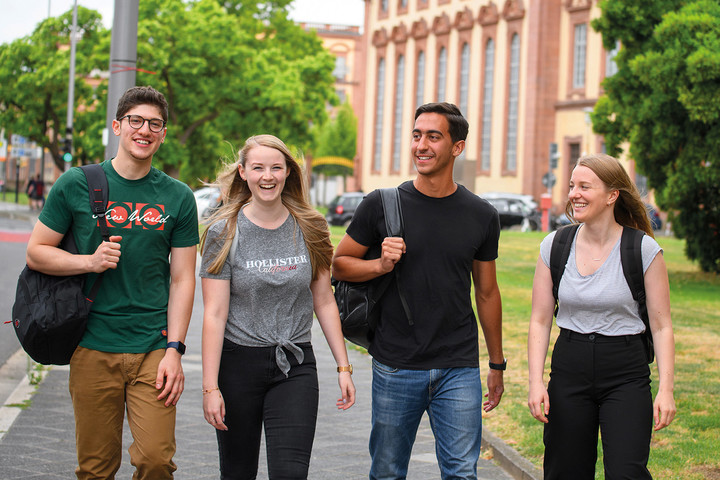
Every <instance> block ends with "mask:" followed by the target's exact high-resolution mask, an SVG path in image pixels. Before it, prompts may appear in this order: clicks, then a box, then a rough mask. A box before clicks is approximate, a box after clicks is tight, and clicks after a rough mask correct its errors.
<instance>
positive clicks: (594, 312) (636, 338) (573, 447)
mask: <svg viewBox="0 0 720 480" xmlns="http://www.w3.org/2000/svg"><path fill="white" fill-rule="evenodd" d="M565 211H566V213H567V214H568V216H569V217H570V218H571V219H572V220H573V221H575V222H581V225H580V227H579V228H578V230H577V233H576V234H575V238H574V239H573V241H572V245H571V248H570V256H569V257H568V261H567V264H566V266H565V270H564V273H563V276H562V281H561V282H560V284H559V290H558V305H559V308H558V312H557V324H558V327H560V335H559V336H558V338H557V341H556V342H555V347H554V349H553V354H552V363H551V370H550V382H549V384H548V387H547V388H546V387H545V383H544V381H543V373H544V370H545V359H546V357H547V350H548V345H549V340H550V330H551V327H552V323H553V311H554V308H555V297H554V295H553V280H552V275H551V272H550V252H551V249H552V242H553V238H554V236H555V234H556V232H553V233H551V234H550V235H548V236H547V237H546V238H545V239H544V240H543V242H542V244H541V245H540V257H539V258H538V261H537V266H536V267H535V279H534V280H533V294H532V314H531V317H530V331H529V335H528V367H529V381H530V388H529V393H528V406H529V407H530V412H531V413H532V415H533V417H535V418H536V419H537V420H539V421H541V422H543V423H544V424H545V433H544V436H543V440H544V443H545V461H544V470H545V478H546V479H557V480H564V479H570V478H571V479H578V480H591V479H593V478H595V462H596V460H597V441H598V429H599V430H600V434H601V437H602V445H603V456H604V458H603V462H604V467H605V478H608V479H612V478H631V479H635V480H640V479H649V478H651V476H650V472H649V471H648V469H647V463H648V457H649V454H650V439H651V435H652V429H653V427H654V429H655V430H660V429H661V428H664V427H666V426H668V425H669V424H670V422H672V421H673V418H674V417H675V400H674V399H673V384H674V380H673V377H674V367H675V341H674V336H673V328H672V322H671V319H670V294H669V291H668V276H667V268H666V267H665V260H664V259H663V256H662V249H661V248H660V246H659V245H658V243H657V242H656V241H655V239H654V238H653V230H652V227H651V225H650V220H649V218H648V215H647V210H646V209H645V205H643V203H642V201H641V199H640V195H639V193H638V191H637V188H636V187H635V185H634V184H633V182H632V181H631V180H630V177H629V176H628V174H627V172H626V171H625V169H624V168H623V167H622V165H621V164H620V162H618V161H617V160H616V159H615V158H613V157H610V156H608V155H603V154H597V155H586V156H583V157H581V158H580V159H579V160H578V162H577V166H576V167H575V168H574V170H573V171H572V176H571V179H570V192H569V193H568V201H567V205H566V209H565ZM627 227H631V228H636V229H638V230H643V231H644V232H645V233H646V235H645V236H644V237H643V239H642V248H641V250H642V263H643V271H644V282H645V291H646V295H647V310H648V314H649V321H650V329H651V331H652V338H653V341H654V344H655V348H654V354H655V357H656V358H657V366H658V372H659V385H658V391H657V395H656V396H655V402H654V404H653V400H652V394H651V391H650V369H649V367H648V362H647V359H648V352H646V347H645V343H644V339H643V335H644V331H645V324H644V322H643V320H642V318H641V317H640V314H639V313H638V303H637V302H636V301H635V300H633V296H632V292H631V291H630V287H629V286H628V284H627V281H626V280H625V276H624V273H623V266H622V263H621V259H620V240H621V236H622V232H623V229H624V228H627ZM565 228H567V227H565Z"/></svg>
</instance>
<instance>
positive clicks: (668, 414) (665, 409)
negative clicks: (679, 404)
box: [653, 391, 677, 431]
mask: <svg viewBox="0 0 720 480" xmlns="http://www.w3.org/2000/svg"><path fill="white" fill-rule="evenodd" d="M676 411H677V409H676V408H675V399H674V398H673V394H672V392H662V391H658V393H657V395H655V403H654V404H653V419H654V420H655V425H654V428H653V429H654V430H655V431H658V430H661V429H663V428H665V427H667V426H668V425H670V423H672V421H673V419H674V418H675V413H676Z"/></svg>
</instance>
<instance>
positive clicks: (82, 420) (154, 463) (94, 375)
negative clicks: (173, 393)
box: [70, 347, 177, 480]
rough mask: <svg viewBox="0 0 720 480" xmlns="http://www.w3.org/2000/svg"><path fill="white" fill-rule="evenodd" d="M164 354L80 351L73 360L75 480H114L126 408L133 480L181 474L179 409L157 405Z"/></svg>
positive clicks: (79, 348)
mask: <svg viewBox="0 0 720 480" xmlns="http://www.w3.org/2000/svg"><path fill="white" fill-rule="evenodd" d="M164 355H165V350H154V351H152V352H149V353H106V352H99V351H96V350H90V349H87V348H83V347H78V349H77V350H76V351H75V354H74V355H73V357H72V360H71V361H70V396H71V397H72V402H73V408H74V410H75V439H76V443H77V456H78V468H77V470H76V471H75V473H76V475H77V478H78V479H80V480H86V479H113V478H115V473H116V472H117V471H118V469H119V468H120V463H121V460H122V431H123V418H124V413H125V408H126V406H127V417H128V424H129V425H130V432H131V433H132V436H133V440H134V441H133V443H132V445H130V448H129V450H128V451H129V452H130V463H132V465H134V466H135V469H136V470H135V473H134V474H133V477H132V478H133V479H136V480H144V479H152V480H159V479H171V478H173V472H174V471H175V470H176V469H177V467H176V466H175V464H174V463H173V461H172V458H173V455H174V454H175V406H173V405H171V406H169V407H166V406H165V400H164V399H163V400H157V396H158V395H159V393H160V390H157V389H156V388H155V378H156V376H157V367H158V364H159V363H160V360H162V358H163V356H164Z"/></svg>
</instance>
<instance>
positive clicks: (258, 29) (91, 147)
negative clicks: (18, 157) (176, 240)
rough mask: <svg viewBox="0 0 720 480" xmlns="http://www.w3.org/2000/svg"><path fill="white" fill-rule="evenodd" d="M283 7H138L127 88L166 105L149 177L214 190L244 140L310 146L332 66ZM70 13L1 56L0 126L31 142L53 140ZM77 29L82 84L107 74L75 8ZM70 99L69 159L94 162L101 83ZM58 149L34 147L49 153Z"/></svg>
mask: <svg viewBox="0 0 720 480" xmlns="http://www.w3.org/2000/svg"><path fill="white" fill-rule="evenodd" d="M289 4H290V0H274V1H270V2H255V1H250V0H232V1H231V0H227V1H223V0H193V1H190V0H143V1H142V2H140V6H139V20H138V51H137V67H138V69H140V70H139V71H138V72H137V80H136V83H137V84H138V85H152V86H153V87H155V88H157V89H158V90H160V91H161V92H163V93H164V94H165V96H166V97H167V99H168V103H169V119H168V135H167V138H166V141H165V144H164V145H163V147H162V148H161V149H160V150H159V151H158V153H157V154H156V156H155V158H154V165H155V166H157V167H158V168H161V169H163V170H165V171H166V172H168V173H170V174H171V175H173V176H176V177H178V178H180V179H182V180H184V181H186V182H187V183H189V184H191V185H192V184H196V183H198V181H199V179H212V178H214V176H215V174H216V171H217V168H218V166H219V159H220V158H221V157H223V156H228V155H231V154H232V153H231V152H233V151H235V150H237V146H238V145H242V143H243V142H244V140H245V138H247V137H248V136H251V135H254V134H258V133H271V134H274V135H276V136H278V137H280V138H282V139H283V140H284V141H285V142H286V143H288V144H291V145H295V146H297V147H299V148H303V149H305V148H308V147H309V146H310V145H311V143H312V135H311V125H313V124H318V123H323V122H324V121H325V119H326V118H327V113H326V110H325V107H326V105H327V104H328V103H330V104H333V103H336V102H337V97H336V95H335V93H334V90H333V81H334V79H333V77H332V70H333V67H334V60H333V58H332V56H331V55H330V54H329V53H328V52H327V51H326V50H324V49H323V48H322V42H321V41H320V39H319V38H318V37H317V35H316V34H315V33H311V32H305V31H304V30H303V29H302V28H300V27H299V26H297V25H295V24H294V23H293V22H292V21H290V20H289V19H288V18H287V10H286V9H287V8H288V5H289ZM70 13H71V12H68V13H66V14H64V15H63V16H61V17H60V18H58V19H49V20H47V21H46V22H45V23H43V24H42V25H41V26H40V27H38V29H37V30H36V31H35V32H34V33H33V34H32V35H31V36H30V37H28V38H26V39H21V40H18V41H16V42H13V43H12V44H10V45H9V46H5V45H3V46H1V47H0V60H1V61H2V65H0V85H2V86H0V89H1V90H0V92H1V93H0V95H1V96H0V104H2V105H3V106H4V107H0V108H2V111H1V112H0V125H2V126H5V127H6V128H8V129H10V130H12V131H13V132H17V133H21V134H23V132H25V134H26V136H28V135H27V132H30V133H31V135H29V136H30V137H31V138H32V139H34V140H36V141H37V140H41V139H43V138H44V137H46V136H47V133H48V131H49V129H52V130H53V131H55V132H60V133H61V134H63V135H61V136H60V137H62V136H64V131H65V128H64V127H65V108H66V104H67V77H68V75H67V72H68V65H69V64H68V58H69V53H68V52H67V51H64V50H58V48H57V45H58V43H63V40H65V39H67V38H68V35H67V31H68V28H69V27H68V16H69V15H70ZM78 17H79V19H81V20H79V21H80V23H82V25H83V27H82V28H83V29H84V31H85V32H86V33H85V34H84V36H83V39H82V40H81V41H80V42H78V52H77V59H78V62H77V66H76V71H77V75H78V78H86V77H87V76H88V74H89V72H90V71H91V70H92V69H98V68H99V69H102V70H107V68H108V64H109V53H110V42H111V39H110V34H109V32H108V31H106V30H103V29H102V26H101V23H100V19H99V16H98V14H97V13H96V12H93V11H90V10H85V9H83V8H82V7H78ZM70 19H71V17H70ZM50 27H52V29H51V28H50ZM60 27H63V28H64V30H63V29H62V28H60ZM52 35H54V36H52ZM63 35H64V37H63ZM48 36H51V38H50V39H46V37H48ZM58 38H59V39H60V40H58ZM65 43H67V40H65ZM30 59H32V61H33V62H35V63H30ZM146 72H153V73H146ZM46 92H47V93H46ZM75 92H76V94H75V98H76V117H75V118H76V132H78V133H80V132H82V135H78V134H76V152H77V153H79V154H80V156H81V157H83V158H87V159H88V160H91V161H97V160H101V159H102V157H103V153H104V148H103V147H102V144H101V132H102V129H103V128H104V127H105V125H104V123H105V111H106V105H107V80H103V81H101V82H100V85H99V86H96V87H94V88H93V87H91V86H90V85H89V84H88V83H87V82H82V81H79V82H76V89H75ZM39 95H42V96H39ZM40 99H41V100H42V101H39V100H40ZM45 117H48V118H49V119H50V120H49V121H43V119H44V118H45ZM60 137H58V135H57V134H56V135H54V136H52V137H48V138H47V139H46V141H41V142H40V143H42V144H43V145H47V146H48V147H49V148H50V150H51V151H52V152H54V154H55V153H59V146H58V142H57V141H58V138H60ZM79 137H80V138H79ZM56 158H57V159H58V161H59V154H58V156H57V157H56Z"/></svg>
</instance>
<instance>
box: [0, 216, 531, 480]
mask: <svg viewBox="0 0 720 480" xmlns="http://www.w3.org/2000/svg"><path fill="white" fill-rule="evenodd" d="M3 206H4V205H3V202H0V214H2V212H3V210H4V209H3ZM20 213H24V212H14V213H13V214H14V215H18V214H20ZM199 286H200V282H199V281H198V288H197V291H196V297H195V305H194V308H193V317H192V321H191V323H190V330H189V332H188V338H187V341H186V344H187V347H188V351H187V354H186V355H185V356H184V357H183V367H184V370H185V375H186V382H185V392H184V394H183V396H182V398H181V400H180V402H179V403H178V413H177V428H176V437H177V454H176V456H175V462H176V464H177V466H178V471H177V472H176V475H175V478H176V479H178V480H183V479H188V480H190V479H192V480H195V479H205V478H207V479H211V478H219V470H218V454H217V443H216V440H215V434H214V429H213V428H212V427H211V426H210V425H208V424H207V423H206V422H205V419H204V418H203V415H202V393H201V383H202V377H201V357H200V337H201V328H202V298H201V295H200V288H199ZM3 294H6V293H4V292H3ZM313 346H314V348H315V354H316V357H317V363H318V377H319V381H320V406H319V412H318V425H317V433H316V436H315V443H314V446H313V456H312V460H311V464H310V475H309V478H310V479H313V480H316V479H319V480H345V479H364V478H367V475H368V471H369V467H370V457H369V454H368V449H367V442H368V438H369V432H370V382H371V363H370V362H371V359H370V357H369V356H368V355H367V354H363V353H360V352H359V351H356V350H354V349H352V348H350V349H349V355H350V361H351V363H352V364H353V366H354V375H353V380H354V382H355V386H356V388H357V402H356V404H355V406H353V407H352V408H351V409H349V410H347V411H345V412H340V411H338V410H337V409H336V408H335V400H336V398H337V395H338V393H339V389H338V386H337V373H336V372H335V362H334V360H333V358H332V355H331V353H330V350H329V348H328V347H327V344H326V342H325V341H324V338H323V335H322V331H321V330H320V328H319V326H317V324H316V326H315V327H314V328H313ZM14 359H15V360H14V362H15V364H16V365H15V368H16V369H17V367H18V365H17V364H18V363H21V364H22V363H24V362H25V361H26V360H25V358H24V355H15V356H14ZM11 361H12V360H11ZM8 363H11V362H8ZM9 367H10V366H9V365H6V366H3V369H5V370H8V368H9ZM21 367H22V365H21ZM1 373H2V370H0V374H1ZM67 382H68V368H67V367H53V368H52V369H51V371H50V372H49V373H48V374H47V376H46V377H45V380H44V381H43V382H42V383H41V384H40V386H39V387H38V388H37V391H36V393H34V395H33V396H32V398H31V399H30V400H29V401H28V402H26V403H27V404H29V406H26V407H23V408H22V409H19V408H18V407H8V406H5V407H4V408H3V410H5V411H6V412H7V411H9V410H16V411H15V414H16V418H14V422H13V423H12V426H11V427H9V429H8V430H7V432H6V433H5V434H4V435H3V436H2V438H0V480H11V479H23V480H28V479H42V480H55V479H57V480H60V479H63V480H66V479H69V478H74V475H73V472H74V469H75V466H76V458H75V437H74V422H73V412H72V405H71V402H70V395H69V393H68V388H67ZM21 390H22V388H18V389H17V390H16V398H17V396H18V395H19V394H21V393H18V392H19V391H21ZM0 400H2V401H3V403H7V402H6V401H5V399H4V398H2V399H0ZM15 401H17V400H15ZM17 403H20V401H17ZM17 410H20V411H19V414H17ZM0 428H2V427H0ZM6 428H7V427H6ZM0 435H2V432H0ZM483 437H484V438H483V443H484V448H485V450H484V455H483V456H482V457H486V456H487V457H494V460H485V459H484V458H481V459H480V461H479V463H478V478H479V479H481V480H490V479H492V480H510V479H512V478H516V479H521V478H523V479H532V478H536V477H535V474H536V473H537V472H536V471H533V470H532V468H531V467H529V463H528V462H527V461H526V460H525V459H523V458H522V457H520V456H519V455H518V454H517V453H516V452H515V451H514V450H512V449H511V448H509V447H507V446H506V445H505V444H504V443H503V442H502V441H500V440H499V439H497V437H494V436H493V435H492V434H491V433H490V432H487V431H485V432H484V435H483ZM131 441H132V438H131V436H130V433H129V430H128V428H127V425H126V427H125V432H124V440H123V448H124V450H125V452H124V454H123V455H124V457H123V463H122V467H121V469H120V471H119V472H118V478H130V477H131V476H132V472H133V470H134V469H133V467H132V466H131V465H130V460H129V456H128V454H127V448H128V446H129V445H130V443H131ZM487 449H490V451H489V453H488V451H487ZM258 478H259V479H267V469H266V467H265V458H264V453H261V460H260V472H259V474H258ZM408 478H409V479H411V480H425V479H427V480H430V479H438V478H440V472H439V469H438V466H437V462H436V460H435V453H434V440H433V436H432V433H431V431H430V427H429V423H428V421H427V417H425V419H424V421H423V423H422V425H421V427H420V429H419V431H418V434H417V440H416V442H415V446H414V448H413V454H412V459H411V462H410V468H409V472H408Z"/></svg>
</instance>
